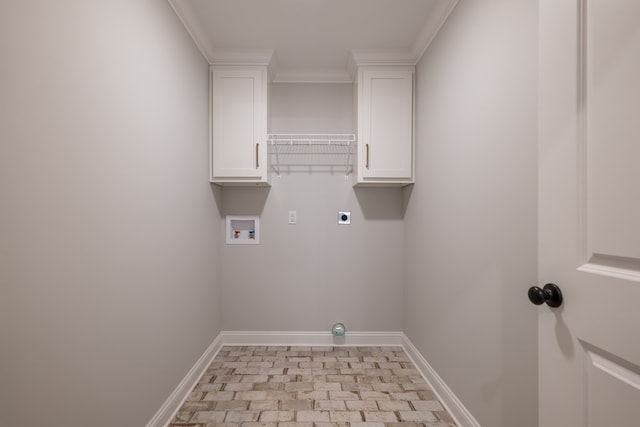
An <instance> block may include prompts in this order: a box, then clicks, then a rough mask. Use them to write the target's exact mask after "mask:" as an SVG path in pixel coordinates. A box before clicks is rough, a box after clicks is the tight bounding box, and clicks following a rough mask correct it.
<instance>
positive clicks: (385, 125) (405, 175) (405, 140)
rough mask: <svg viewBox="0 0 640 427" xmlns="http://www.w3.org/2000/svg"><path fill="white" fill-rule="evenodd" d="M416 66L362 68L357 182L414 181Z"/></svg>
mask: <svg viewBox="0 0 640 427" xmlns="http://www.w3.org/2000/svg"><path fill="white" fill-rule="evenodd" d="M413 79H414V67H400V66H398V67H396V66H393V67H360V68H359V69H358V72H357V81H356V85H357V110H358V155H357V164H356V174H355V185H370V186H394V185H395V186H403V185H407V184H411V183H413V182H414V156H413V152H414V143H413V116H414V114H413V104H414V101H413V100H414V96H413V86H414V85H413Z"/></svg>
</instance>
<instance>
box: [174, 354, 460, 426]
mask: <svg viewBox="0 0 640 427" xmlns="http://www.w3.org/2000/svg"><path fill="white" fill-rule="evenodd" d="M187 426H188V427H213V426H218V427H225V426H229V427H259V426H260V427H329V426H335V427H350V426H352V427H384V426H398V427H414V426H415V427H417V426H422V427H452V426H455V424H454V422H453V420H452V418H451V416H450V415H449V414H448V413H447V412H446V411H445V410H444V409H443V407H442V405H441V404H440V402H438V400H437V399H436V397H435V395H434V394H433V392H432V391H431V390H430V389H429V386H428V385H427V383H426V382H425V381H424V379H423V378H422V377H421V376H420V374H419V373H418V371H417V370H416V368H415V366H414V365H413V364H412V363H411V361H410V359H409V357H408V356H407V355H406V353H405V352H404V351H403V350H402V348H401V347H254V346H251V347H248V346H245V347H230V346H225V347H223V348H222V349H221V350H220V352H219V353H218V355H217V356H216V358H215V359H214V360H213V362H212V363H211V365H210V366H209V367H208V368H207V371H206V372H205V374H204V375H203V376H202V378H201V379H200V381H199V383H198V384H197V385H196V387H195V388H194V390H193V392H191V394H190V396H189V397H188V399H187V401H186V402H185V403H184V405H183V406H182V408H180V410H179V411H178V413H177V415H176V417H175V419H174V420H173V422H172V423H171V424H170V427H187Z"/></svg>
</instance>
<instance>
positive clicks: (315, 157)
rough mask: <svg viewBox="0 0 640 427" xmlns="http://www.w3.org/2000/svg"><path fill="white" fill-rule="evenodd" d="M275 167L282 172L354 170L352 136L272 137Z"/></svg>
mask: <svg viewBox="0 0 640 427" xmlns="http://www.w3.org/2000/svg"><path fill="white" fill-rule="evenodd" d="M268 142H269V147H270V149H271V155H272V156H273V157H272V162H271V165H272V168H273V170H274V171H275V172H276V174H278V175H280V174H281V173H282V172H283V171H286V172H296V171H306V172H312V171H327V172H335V171H342V172H344V174H345V175H349V174H350V173H351V172H352V171H353V164H352V161H353V150H354V147H355V142H356V137H355V135H353V134H271V135H268Z"/></svg>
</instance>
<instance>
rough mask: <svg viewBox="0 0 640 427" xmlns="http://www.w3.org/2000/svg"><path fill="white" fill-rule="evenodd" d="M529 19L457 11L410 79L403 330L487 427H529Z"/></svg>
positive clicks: (521, 7) (509, 4)
mask: <svg viewBox="0 0 640 427" xmlns="http://www.w3.org/2000/svg"><path fill="white" fill-rule="evenodd" d="M536 17H537V9H536V2H531V1H524V0H519V1H513V0H492V1H488V0H487V1H481V2H479V1H466V0H461V1H460V3H459V4H458V6H457V8H456V9H455V10H454V12H453V13H452V15H451V17H450V18H449V20H448V22H447V23H446V24H445V25H444V27H443V29H442V31H441V33H440V34H439V35H438V36H437V38H436V39H435V41H434V43H433V44H432V45H431V47H430V48H429V50H428V51H427V53H426V55H425V56H424V57H423V58H422V60H421V62H420V64H419V66H418V72H417V130H416V131H417V149H416V152H417V161H416V164H417V183H416V185H415V187H414V188H413V189H412V192H411V195H410V198H409V201H408V207H407V212H406V216H405V256H406V261H405V289H404V309H405V316H404V330H405V332H406V333H407V335H408V337H409V338H410V339H411V341H412V342H413V343H414V344H415V345H416V347H417V348H418V349H419V350H420V352H421V353H422V354H423V356H424V357H425V358H426V359H427V361H428V362H429V363H430V364H431V365H432V366H433V367H434V369H435V370H436V371H437V372H438V374H439V375H440V376H442V378H443V379H444V381H445V382H446V383H447V384H448V385H449V387H450V388H451V389H452V390H453V392H454V393H455V394H456V395H457V396H458V397H459V398H460V399H461V400H462V402H463V403H464V404H465V405H466V406H467V408H468V409H469V410H470V411H471V412H472V413H473V415H474V416H475V417H476V419H477V420H478V421H479V422H480V423H481V424H482V425H484V426H491V427H508V426H515V425H517V426H537V409H536V408H537V356H536V354H537V351H536V348H537V347H536V342H537V329H536V309H535V307H534V306H532V305H531V304H529V303H528V301H527V297H526V291H527V289H528V287H529V286H531V285H532V284H535V283H536V265H537V258H536V248H537V243H536V236H537V231H536V230H537V226H536V223H537V216H536V215H537V214H536V200H537V195H536V192H537V187H536V177H537V172H536V168H537V154H536V153H537V145H536V144H537V112H536V111H537V86H536V79H537V62H536V61H537V45H536V34H537V29H536V26H537V18H536ZM408 191H409V190H407V192H408ZM407 196H408V193H407Z"/></svg>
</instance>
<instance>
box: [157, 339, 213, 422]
mask: <svg viewBox="0 0 640 427" xmlns="http://www.w3.org/2000/svg"><path fill="white" fill-rule="evenodd" d="M222 345H223V339H222V334H220V335H218V336H217V337H216V338H215V339H214V340H213V342H212V343H211V345H209V347H207V349H206V350H205V351H204V353H203V354H202V356H200V358H199V359H198V361H197V362H196V364H195V365H193V367H192V368H191V369H190V370H189V372H187V375H186V376H185V377H184V378H183V379H182V381H180V384H178V386H177V387H176V388H175V390H173V393H171V395H170V396H169V398H167V400H166V401H165V402H164V404H163V405H162V406H161V407H160V409H159V410H158V412H156V414H155V415H154V416H153V418H151V420H150V421H149V422H148V423H147V427H165V426H167V425H168V424H169V423H170V422H171V421H172V420H173V417H175V415H176V413H177V412H178V409H180V407H181V406H182V405H183V404H184V402H185V400H187V397H189V393H191V391H192V390H193V388H194V387H195V386H196V384H198V380H199V379H200V377H202V375H203V374H204V372H205V371H206V369H207V368H208V367H209V365H210V364H211V362H212V361H213V359H214V358H215V357H216V355H217V354H218V352H219V351H220V349H221V348H222Z"/></svg>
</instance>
